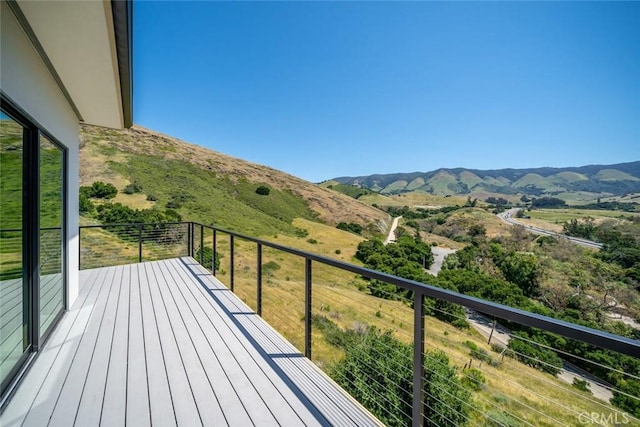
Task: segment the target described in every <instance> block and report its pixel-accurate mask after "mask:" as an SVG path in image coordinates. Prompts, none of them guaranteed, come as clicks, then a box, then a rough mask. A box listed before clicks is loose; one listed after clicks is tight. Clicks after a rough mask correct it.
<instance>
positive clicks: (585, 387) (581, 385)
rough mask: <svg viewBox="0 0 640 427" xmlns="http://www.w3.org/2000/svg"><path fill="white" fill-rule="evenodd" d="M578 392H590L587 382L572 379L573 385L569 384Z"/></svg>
mask: <svg viewBox="0 0 640 427" xmlns="http://www.w3.org/2000/svg"><path fill="white" fill-rule="evenodd" d="M571 385H572V386H574V387H575V388H577V389H578V390H582V391H588V392H591V390H590V389H589V382H588V381H587V380H581V379H580V378H574V379H573V383H572V384H571Z"/></svg>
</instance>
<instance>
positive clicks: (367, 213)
mask: <svg viewBox="0 0 640 427" xmlns="http://www.w3.org/2000/svg"><path fill="white" fill-rule="evenodd" d="M81 140H82V145H81V149H80V163H81V165H80V169H81V185H91V184H92V183H93V182H96V181H102V182H106V183H110V184H113V185H115V186H116V188H117V189H118V190H119V194H118V195H117V196H116V198H115V199H113V202H119V203H122V204H124V205H127V206H130V207H132V208H138V209H142V208H154V207H155V208H158V209H160V210H163V209H165V208H173V209H175V210H176V211H177V212H178V213H179V214H180V215H181V216H182V218H183V219H185V220H193V221H199V222H203V223H206V224H215V225H217V226H220V227H223V228H228V229H232V230H235V231H239V232H242V233H246V234H251V235H259V236H265V235H275V234H289V235H294V234H296V233H299V230H298V229H297V227H295V226H294V225H293V220H294V219H296V218H300V219H306V220H313V221H317V222H320V223H324V224H327V225H330V226H335V224H337V223H339V222H342V221H344V222H355V223H358V224H360V225H362V226H363V227H365V229H370V230H377V229H378V228H380V226H381V224H382V223H383V222H384V221H386V219H387V217H388V215H387V214H385V213H384V212H382V211H380V210H378V209H376V208H373V207H371V206H369V205H366V204H364V203H361V202H359V201H357V200H355V199H354V198H352V197H349V196H347V195H344V194H341V193H339V192H336V191H331V190H329V189H325V188H321V187H320V186H318V185H315V184H312V183H310V182H307V181H304V180H302V179H299V178H296V177H293V176H291V175H288V174H285V173H283V172H280V171H277V170H275V169H272V168H269V167H266V166H261V165H257V164H253V163H250V162H246V161H244V160H240V159H236V158H233V157H230V156H226V155H223V154H220V153H217V152H214V151H211V150H207V149H204V148H202V147H198V146H195V145H192V144H188V143H185V142H183V141H180V140H177V139H175V138H171V137H168V136H165V135H161V134H159V133H156V132H152V131H149V130H146V129H143V128H139V127H134V128H132V129H129V130H123V131H116V130H110V129H104V128H98V127H92V126H86V125H85V126H83V127H82V133H81ZM133 183H135V185H136V187H137V188H138V191H137V192H133V193H132V194H125V192H124V191H123V190H124V189H125V188H126V187H127V185H129V184H133ZM258 187H265V188H267V189H268V190H267V192H268V194H258V193H259V192H257V191H256V190H257V189H258ZM362 191H364V192H366V191H368V190H362Z"/></svg>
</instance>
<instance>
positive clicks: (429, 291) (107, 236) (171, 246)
mask: <svg viewBox="0 0 640 427" xmlns="http://www.w3.org/2000/svg"><path fill="white" fill-rule="evenodd" d="M14 231H19V230H14ZM4 232H8V230H5V231H4ZM4 232H3V233H4ZM5 235H6V234H3V236H5ZM80 237H81V238H80V258H81V259H80V262H81V267H82V268H90V267H94V266H101V265H99V264H100V263H102V265H114V263H131V262H141V261H148V260H152V259H165V258H175V257H181V256H191V257H193V258H195V259H196V261H198V262H200V263H201V264H203V265H204V264H206V263H207V258H208V257H211V259H210V261H209V266H210V267H209V268H208V270H209V271H210V272H212V273H213V274H214V275H216V274H217V273H221V271H220V270H219V269H218V267H217V266H215V264H214V261H216V260H217V261H219V260H220V258H219V257H220V256H222V257H224V258H227V259H226V262H221V265H220V267H219V268H220V269H222V270H224V269H225V268H228V270H227V271H225V274H226V278H227V280H228V281H229V283H228V285H229V286H230V287H231V289H232V290H233V286H234V279H238V283H242V287H243V288H245V292H248V291H246V289H248V288H246V285H250V284H251V283H252V277H251V276H252V275H253V276H260V277H262V275H263V274H265V272H264V270H263V266H262V265H252V264H251V263H252V262H253V261H252V260H253V259H255V254H254V255H250V256H246V255H241V253H242V252H243V251H245V250H246V247H247V245H246V244H245V242H248V243H254V244H256V245H258V248H259V249H258V250H259V251H260V253H261V254H262V252H264V254H263V255H264V258H262V259H263V260H265V259H268V256H267V253H269V254H274V253H279V254H287V256H289V255H292V256H294V257H299V258H300V260H301V261H304V263H306V264H307V265H308V266H311V265H312V264H317V265H320V266H322V268H323V269H324V267H329V268H337V269H338V270H340V271H341V272H343V273H344V272H349V273H352V274H354V275H355V276H356V277H357V280H358V281H360V283H366V281H368V280H379V281H382V282H384V283H387V284H390V285H394V286H396V287H397V288H398V289H404V290H405V291H407V294H408V295H414V298H415V295H419V296H420V298H421V299H420V301H422V298H425V304H427V305H426V306H425V307H426V310H425V313H426V314H427V316H435V317H436V318H440V317H443V318H447V319H449V320H450V321H451V320H460V321H465V322H468V318H467V316H461V315H459V313H456V312H450V311H449V310H446V309H444V308H442V307H437V306H435V304H432V303H427V301H426V299H430V300H432V301H437V300H440V301H444V302H446V303H452V304H456V305H458V306H461V307H463V308H466V309H467V310H473V311H477V312H479V313H484V314H485V315H486V316H488V317H491V318H493V319H494V322H495V319H499V320H501V321H506V322H514V323H517V324H520V325H522V326H525V327H529V328H531V327H533V328H538V329H540V330H543V331H547V332H551V333H554V334H558V335H560V336H563V337H565V338H569V339H575V340H577V341H579V342H583V343H586V344H588V345H590V346H595V347H599V348H604V349H607V350H610V351H614V352H618V353H622V354H625V355H629V356H633V357H638V355H640V344H639V343H638V342H637V341H635V340H632V339H629V338H625V337H621V336H619V335H615V334H611V333H607V332H603V331H599V330H595V329H591V328H588V327H584V326H580V325H575V324H572V323H569V322H566V321H562V320H558V319H553V318H549V317H546V316H541V315H538V314H535V313H530V312H526V311H523V310H519V309H515V308H511V307H507V306H504V305H501V304H497V303H492V302H489V301H485V300H481V299H479V298H475V297H471V296H467V295H463V294H459V293H457V292H453V291H449V290H445V289H441V288H437V287H433V286H430V285H426V284H423V283H418V282H414V281H411V280H406V279H402V278H399V277H396V276H392V275H389V274H386V273H382V272H379V271H375V270H370V269H367V268H363V267H359V266H356V265H353V264H348V263H345V262H343V261H339V260H337V259H334V258H328V257H325V256H321V255H317V254H312V253H308V252H304V251H300V250H297V249H293V248H290V247H286V246H283V245H280V244H276V243H273V242H269V241H265V240H262V239H257V238H253V237H250V236H246V235H242V234H239V233H235V232H231V231H228V230H224V229H220V228H217V227H212V226H207V225H204V224H199V223H193V222H188V223H165V224H106V225H95V226H82V227H81V233H80ZM11 240H13V243H12V244H13V245H16V243H15V241H16V240H17V239H16V238H15V237H14V238H13V239H9V240H7V239H3V241H4V242H10V241H11ZM223 242H225V243H224V244H223ZM239 242H243V244H242V245H240V246H239V245H238V243H239ZM16 246H18V245H16ZM249 246H251V245H249ZM208 248H210V249H211V251H210V252H209V250H208ZM253 250H255V249H253ZM279 256H281V255H279ZM51 260H52V262H55V253H53V255H52V258H51ZM304 263H302V264H304ZM235 264H237V265H235ZM224 265H227V266H228V267H224ZM303 268H304V266H303ZM236 270H237V271H236ZM240 270H241V271H242V277H241V278H240ZM311 271H313V270H310V271H309V273H308V274H314V273H315V272H314V273H311ZM329 271H330V270H327V272H329ZM235 273H238V274H235ZM322 274H324V270H323V272H318V273H317V274H315V275H312V276H310V277H307V278H306V279H305V278H301V279H300V280H299V281H298V283H297V284H291V286H297V287H298V289H302V290H304V287H305V280H310V281H311V283H309V284H308V285H309V286H311V288H310V289H311V290H312V291H311V294H310V295H313V305H311V311H310V313H311V314H313V313H314V312H316V313H317V312H318V303H320V302H321V301H325V302H326V303H327V305H331V306H332V307H333V308H334V311H335V312H336V313H340V305H341V304H342V301H341V300H340V299H339V298H337V297H334V295H337V291H332V287H333V285H335V283H334V282H332V280H333V279H331V277H332V276H327V278H324V279H323V278H322ZM234 276H235V277H234ZM254 279H255V278H254ZM273 280H278V279H275V278H274V279H273ZM288 280H289V279H288V278H287V281H288ZM362 281H364V282H362ZM257 282H259V281H257ZM358 286H360V285H358ZM361 290H362V289H361ZM260 292H266V289H264V290H261V289H260V288H258V294H259V293H260ZM258 294H256V295H258ZM247 295H250V293H249V294H247ZM301 295H302V294H300V296H299V297H298V298H303V297H302V296H301ZM380 296H383V297H386V298H387V300H390V299H393V300H396V301H398V302H399V304H398V305H397V306H396V307H395V308H394V310H398V309H399V310H402V313H403V314H404V315H407V318H406V319H405V320H402V321H401V322H400V324H398V323H395V321H397V313H396V314H390V313H385V310H383V309H382V302H381V303H380V308H379V309H378V308H377V307H376V304H375V303H374V302H373V301H374V300H373V299H372V300H371V301H370V300H369V298H378V297H377V296H373V295H369V297H368V298H367V299H363V300H362V309H360V310H358V311H357V312H356V313H352V312H349V313H347V314H344V315H345V316H347V319H358V321H363V320H364V321H366V322H367V323H365V324H364V325H367V326H365V327H369V325H371V326H373V325H375V326H376V327H378V328H379V327H380V326H381V325H382V326H383V327H385V328H387V327H388V328H389V329H390V330H391V331H392V333H393V334H400V335H403V334H406V336H407V337H409V339H408V340H406V341H408V344H409V345H411V346H414V348H415V346H417V345H421V346H423V348H424V342H425V337H422V339H421V342H414V339H413V337H415V336H417V335H415V333H416V332H414V333H411V330H414V331H417V329H416V328H418V326H419V325H417V324H413V323H415V322H414V316H415V313H414V310H415V304H416V303H415V301H414V300H413V299H410V298H406V297H404V296H399V295H397V294H394V293H391V292H386V293H385V291H384V290H381V293H380ZM292 297H294V298H295V295H294V296H292ZM256 298H257V300H256V305H257V306H259V307H260V306H261V305H262V304H263V302H262V297H261V296H257V297H256ZM381 301H382V300H381ZM305 304H306V303H305ZM385 304H386V303H385ZM385 307H387V308H388V307H389V306H388V305H386V306H385ZM369 311H370V312H371V313H369ZM320 313H322V310H320ZM372 313H375V314H372ZM394 316H395V317H394ZM302 317H303V318H302V322H303V323H305V325H308V326H305V329H308V330H309V331H311V330H313V328H314V327H316V326H314V324H313V321H312V316H302ZM307 317H309V318H307ZM430 318H431V317H430ZM345 322H346V320H343V321H342V322H341V324H342V325H344V324H345ZM427 324H428V322H427ZM494 328H495V323H494ZM425 332H426V330H425ZM445 335H446V334H445ZM509 339H521V340H524V341H527V342H529V344H530V345H535V346H538V348H541V349H545V350H547V351H552V352H554V353H555V354H558V355H560V356H565V357H567V358H572V359H573V360H580V361H581V362H583V363H591V364H593V365H595V366H598V367H600V368H601V369H607V370H609V371H612V372H617V373H618V374H623V375H624V376H625V377H626V378H631V379H638V375H636V374H634V373H632V372H630V373H626V372H621V370H620V369H616V368H612V367H608V366H606V365H604V364H603V363H601V362H597V361H591V360H588V359H586V358H583V357H582V356H578V355H573V354H570V353H569V352H566V351H563V350H560V349H555V348H553V347H552V346H547V345H544V344H540V343H538V342H536V341H533V340H528V339H527V338H524V337H520V336H517V335H513V334H511V335H510V337H509ZM446 340H447V341H449V342H452V340H451V339H446ZM304 341H305V342H304V347H305V350H304V351H305V354H308V355H309V356H312V353H311V351H310V350H309V349H308V348H307V347H308V346H310V345H312V340H311V336H307V337H306V338H305V339H304ZM490 341H491V338H490ZM442 342H446V341H442ZM489 343H490V342H489ZM506 345H507V348H505V349H504V350H503V351H502V353H500V357H504V356H505V355H506V354H505V353H508V355H509V356H510V357H515V356H519V357H521V358H522V360H524V361H526V360H530V363H531V364H533V365H537V366H540V367H542V368H544V367H547V368H549V369H551V367H552V366H553V367H554V368H557V366H555V365H552V364H550V363H548V362H547V361H545V360H542V359H540V358H539V357H534V356H531V355H528V354H524V353H522V352H515V351H513V350H512V349H509V348H508V342H507V343H506ZM381 348H382V349H383V352H388V351H392V350H393V349H391V348H389V347H384V346H383V347H381ZM301 350H303V349H301ZM414 354H419V353H415V351H414ZM385 356H386V355H385V354H377V355H373V357H385ZM470 356H471V357H472V359H473V355H470ZM416 357H417V356H416ZM422 357H424V358H425V360H426V359H427V358H426V355H425V354H424V353H423V356H422ZM449 358H450V360H452V361H453V362H454V363H462V362H464V359H463V358H462V357H461V356H458V355H457V354H456V353H452V354H450V355H449ZM513 360H515V361H517V359H513ZM407 362H408V363H407V368H406V369H407V371H406V373H405V375H406V374H411V375H413V383H414V386H413V389H412V390H406V389H405V390H403V393H409V394H412V392H413V391H414V390H416V388H415V385H416V384H418V383H416V381H419V382H420V383H425V382H426V381H427V377H426V376H425V377H424V378H418V377H417V376H416V375H417V373H416V372H415V371H414V368H415V364H414V366H413V367H412V361H410V360H408V361H407ZM479 363H480V365H478V367H479V368H480V367H482V363H483V361H482V359H480V360H479ZM510 363H516V362H510ZM517 363H522V362H517ZM465 366H466V363H465ZM469 366H471V363H469ZM494 368H495V369H494ZM423 369H424V372H425V373H426V372H428V369H429V367H428V366H424V368H423ZM474 369H475V368H474ZM491 369H492V370H491V375H496V378H499V379H500V381H501V382H507V383H509V382H510V383H512V384H513V386H516V387H517V388H518V389H521V390H522V392H526V393H527V394H531V395H532V396H536V398H537V399H539V400H540V401H541V402H546V403H545V404H547V405H556V406H557V407H558V408H559V410H561V411H565V412H566V413H572V414H573V415H574V416H575V415H576V414H577V413H578V411H580V409H579V408H577V409H575V408H573V407H568V406H567V405H563V404H562V402H560V401H557V399H554V398H549V397H547V396H543V395H542V394H541V393H538V392H537V391H536V390H531V389H530V387H529V388H527V387H526V386H524V385H522V384H519V383H517V382H515V381H513V380H512V379H510V378H509V376H508V375H506V373H504V372H502V373H501V371H500V369H501V368H500V365H498V366H492V368H491ZM532 369H533V368H532ZM403 371H404V368H403ZM484 372H485V373H486V370H485V371H484ZM523 372H524V373H525V375H527V376H529V375H531V379H532V380H535V381H542V382H543V384H546V385H547V387H546V388H551V389H558V390H562V387H561V386H560V383H559V382H558V383H556V382H555V381H551V378H552V377H553V376H551V375H549V376H547V374H544V373H543V372H541V371H538V372H539V373H538V374H535V375H534V372H535V371H533V370H532V371H530V370H523ZM389 373H390V372H388V371H385V372H382V374H383V375H384V374H389ZM420 375H422V374H420ZM431 375H436V378H437V377H438V376H439V374H438V373H437V372H436V373H432V374H431ZM458 377H459V378H462V379H465V378H466V379H468V380H469V381H473V380H474V378H473V377H471V376H470V375H469V374H468V373H467V372H466V370H465V369H463V370H461V371H460V372H459V373H458ZM440 379H441V380H446V381H449V380H447V379H445V378H440ZM365 380H366V381H369V382H371V383H373V384H376V385H377V386H378V387H380V386H382V384H380V383H379V382H377V380H376V379H375V378H371V377H368V378H365ZM451 382H452V383H453V381H451ZM483 387H485V388H486V387H487V386H486V385H483ZM494 390H495V389H494ZM611 390H612V392H615V393H620V394H622V395H625V394H626V395H627V396H629V397H630V398H633V399H638V397H637V396H631V395H629V393H626V392H624V391H622V390H616V389H615V388H613V387H612V389H611ZM565 391H569V395H571V396H574V397H580V398H581V399H584V402H585V403H593V404H596V403H597V404H599V405H601V407H602V408H603V409H602V410H603V411H605V409H604V408H607V410H610V411H617V412H616V413H621V411H619V410H618V409H617V408H615V407H612V406H610V405H609V406H607V405H606V403H603V402H598V399H596V398H595V397H593V398H591V397H590V396H587V395H586V394H585V395H582V394H580V393H578V392H577V391H576V390H573V389H571V388H567V390H565ZM362 392H363V393H365V392H366V391H364V390H363V391H362ZM442 393H444V394H443V395H440V396H432V395H431V394H430V393H428V392H427V390H426V389H425V390H424V396H425V399H426V398H429V399H432V401H434V402H438V403H440V404H442V406H441V408H444V409H445V410H446V411H449V413H448V414H432V413H429V411H432V410H434V409H433V408H427V412H426V413H424V412H423V410H422V408H418V411H417V412H416V410H415V409H414V410H413V412H412V414H406V413H403V414H402V415H400V417H405V418H406V420H410V419H411V418H412V417H414V416H416V414H420V415H419V419H413V421H412V424H413V425H422V424H423V423H424V422H429V421H428V420H430V419H431V420H435V419H439V418H438V417H442V420H446V421H443V422H448V423H452V424H451V425H455V424H454V419H455V418H456V417H457V416H461V415H462V414H461V412H460V411H461V409H459V408H458V407H457V406H456V407H453V406H452V404H453V402H457V403H455V404H456V405H464V406H465V407H467V410H469V413H471V412H474V413H477V415H476V416H481V417H484V418H485V419H486V420H488V421H489V420H490V421H491V422H492V423H493V424H494V425H499V424H502V423H505V421H504V420H501V418H500V417H501V415H500V414H507V415H508V416H509V417H511V418H513V419H515V420H516V421H517V422H519V423H520V424H527V425H534V424H531V423H530V422H529V421H527V420H525V419H524V418H522V417H521V416H519V415H518V413H516V412H514V411H513V410H511V409H507V407H506V404H505V403H499V401H497V400H496V401H495V402H493V401H491V400H490V399H488V398H485V397H484V396H482V398H481V399H479V400H478V402H483V403H482V404H483V405H484V406H482V408H494V409H495V410H494V411H493V412H491V409H490V410H489V411H488V412H486V413H481V412H480V411H481V409H480V408H481V407H480V406H477V405H475V404H474V403H471V402H468V401H462V400H463V399H460V398H457V397H456V396H455V394H453V393H451V392H449V391H447V390H443V391H442ZM523 396H524V395H523ZM371 397H373V399H371V398H369V400H372V401H375V400H376V398H377V399H378V403H379V404H378V405H377V406H378V409H379V410H380V411H382V412H383V413H387V415H388V416H389V417H392V413H391V412H390V410H389V409H388V408H386V406H385V405H384V404H382V403H380V402H381V401H384V399H382V398H381V396H371ZM504 397H506V396H504ZM445 398H451V399H452V400H451V401H444V399H445ZM505 402H510V404H509V405H516V406H514V408H515V407H520V408H523V410H525V411H526V413H531V414H537V415H534V417H536V416H537V417H542V418H543V419H553V420H554V423H556V425H558V424H564V423H566V422H567V421H566V420H565V421H562V420H559V419H555V418H554V417H552V416H551V415H548V414H545V413H544V411H542V410H540V409H538V408H534V407H533V406H532V405H530V404H527V402H525V401H520V399H519V398H517V397H516V396H514V397H513V398H512V399H508V400H507V401H505ZM426 403H427V402H426V401H422V402H419V403H418V401H416V396H414V397H413V403H411V405H412V406H413V407H414V408H415V407H416V406H415V405H418V404H419V405H425V404H426ZM501 405H502V406H501ZM432 406H433V405H432ZM496 414H498V415H500V416H496ZM523 414H524V413H523ZM451 416H453V418H451ZM393 417H396V415H393ZM629 419H635V418H629ZM406 420H395V421H396V422H398V423H404V422H405V421H406ZM505 425H507V424H505Z"/></svg>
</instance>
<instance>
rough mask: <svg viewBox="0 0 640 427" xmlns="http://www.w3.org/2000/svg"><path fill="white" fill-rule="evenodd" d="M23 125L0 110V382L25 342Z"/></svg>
mask: <svg viewBox="0 0 640 427" xmlns="http://www.w3.org/2000/svg"><path fill="white" fill-rule="evenodd" d="M22 134H23V127H22V126H21V125H20V124H19V123H17V122H15V121H14V120H12V119H11V118H10V117H8V116H7V115H5V114H4V113H1V114H0V383H4V382H5V380H6V379H7V378H8V376H9V375H10V374H11V371H12V369H13V368H14V367H15V366H16V365H17V364H18V362H19V359H20V357H21V356H22V354H23V353H24V351H25V349H26V346H27V338H26V332H27V331H26V322H25V320H26V319H25V316H24V313H25V310H24V301H25V299H24V295H23V254H22V172H23V159H24V146H23V141H22Z"/></svg>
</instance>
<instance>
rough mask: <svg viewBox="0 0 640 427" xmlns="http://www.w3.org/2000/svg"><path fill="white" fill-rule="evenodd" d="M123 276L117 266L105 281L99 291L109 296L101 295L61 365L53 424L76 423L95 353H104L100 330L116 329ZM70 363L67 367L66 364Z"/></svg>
mask: <svg viewBox="0 0 640 427" xmlns="http://www.w3.org/2000/svg"><path fill="white" fill-rule="evenodd" d="M121 275H122V269H120V268H114V270H113V275H112V276H110V277H109V278H108V281H107V282H105V283H103V285H102V289H101V290H100V291H101V294H103V295H104V294H106V297H103V298H98V300H97V301H96V304H95V306H94V310H93V312H92V314H91V318H90V319H88V321H87V323H86V326H85V330H84V332H83V333H82V335H81V336H80V337H79V338H80V339H79V340H76V341H78V343H77V344H76V345H75V346H74V347H75V348H74V351H73V353H72V356H71V357H70V360H69V361H68V362H67V363H65V364H63V365H62V367H61V374H64V380H63V384H62V388H61V391H60V393H59V395H58V398H57V401H56V402H55V407H54V408H53V413H52V415H51V423H52V424H53V425H73V423H74V420H75V418H76V415H77V413H78V409H79V403H80V402H81V400H82V395H83V391H84V389H85V384H86V382H87V376H88V374H89V372H90V370H91V365H92V361H93V357H94V355H96V356H98V357H100V356H102V354H101V353H96V347H97V345H98V341H99V338H100V337H101V335H104V334H103V333H101V332H105V331H108V330H109V328H113V327H112V326H111V323H112V319H113V317H114V313H113V308H115V307H116V306H115V304H114V302H113V298H114V295H116V296H117V291H118V283H119V282H120V281H121ZM67 365H68V367H66V366H67ZM64 368H66V371H65V370H63V369H64ZM94 372H98V375H100V373H102V374H104V368H103V367H102V366H99V367H98V369H97V370H94ZM61 377H62V375H61ZM89 391H93V390H89Z"/></svg>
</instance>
